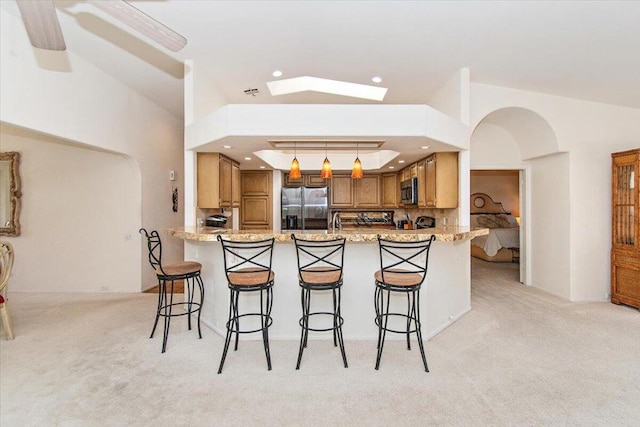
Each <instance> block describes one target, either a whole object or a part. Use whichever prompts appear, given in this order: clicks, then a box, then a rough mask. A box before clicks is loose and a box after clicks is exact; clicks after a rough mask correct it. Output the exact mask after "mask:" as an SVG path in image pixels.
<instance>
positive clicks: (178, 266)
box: [162, 261, 202, 276]
mask: <svg viewBox="0 0 640 427" xmlns="http://www.w3.org/2000/svg"><path fill="white" fill-rule="evenodd" d="M162 269H163V270H164V272H165V273H166V274H167V276H186V275H188V274H193V273H197V272H199V271H200V270H202V264H200V263H199V262H195V261H182V262H176V263H175V264H168V265H163V266H162Z"/></svg>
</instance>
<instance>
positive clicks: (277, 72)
mask: <svg viewBox="0 0 640 427" xmlns="http://www.w3.org/2000/svg"><path fill="white" fill-rule="evenodd" d="M271 74H272V75H273V77H280V76H282V71H280V70H275V71H274V72H273V73H271Z"/></svg>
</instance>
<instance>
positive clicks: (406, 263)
mask: <svg viewBox="0 0 640 427" xmlns="http://www.w3.org/2000/svg"><path fill="white" fill-rule="evenodd" d="M434 240H435V236H431V237H430V238H429V239H428V240H424V241H418V242H399V241H393V240H387V239H382V238H381V237H380V236H379V235H378V246H379V248H380V270H378V271H376V272H375V273H374V278H375V283H376V291H375V298H374V302H375V310H376V320H375V322H376V325H377V326H378V355H377V358H376V370H377V369H378V368H379V367H380V359H381V357H382V349H383V347H384V340H385V337H386V333H387V332H393V333H397V334H406V335H407V350H411V342H410V334H411V333H412V332H415V333H416V336H417V337H418V346H419V347H420V354H421V355H422V363H423V364H424V370H425V371H426V372H429V367H428V366H427V358H426V356H425V353H424V345H423V343H422V330H421V325H420V288H421V287H422V283H423V282H424V278H425V276H426V275H427V266H428V263H429V249H430V248H431V243H432V242H433V241H434ZM392 292H394V293H401V294H406V295H407V312H406V314H405V313H396V312H389V305H390V300H391V293H392ZM385 294H386V295H385ZM389 318H400V319H402V318H404V319H405V320H406V322H404V321H402V322H403V323H402V326H404V328H403V330H400V329H394V328H395V327H397V326H390V325H389ZM412 324H413V326H412Z"/></svg>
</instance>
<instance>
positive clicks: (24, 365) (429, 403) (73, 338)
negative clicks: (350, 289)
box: [0, 259, 640, 427]
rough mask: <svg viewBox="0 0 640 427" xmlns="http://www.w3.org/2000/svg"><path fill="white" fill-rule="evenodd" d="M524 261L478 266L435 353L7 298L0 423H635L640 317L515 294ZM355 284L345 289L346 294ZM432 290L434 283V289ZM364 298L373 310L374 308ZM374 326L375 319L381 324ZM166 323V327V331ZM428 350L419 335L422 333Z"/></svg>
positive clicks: (101, 300) (151, 298)
mask: <svg viewBox="0 0 640 427" xmlns="http://www.w3.org/2000/svg"><path fill="white" fill-rule="evenodd" d="M517 274H518V270H517V265H515V264H489V263H486V262H484V261H479V260H475V259H474V260H473V263H472V284H473V285H472V311H471V312H469V313H468V314H467V315H465V316H464V317H463V318H461V319H460V320H459V321H458V322H456V323H455V324H453V325H452V326H451V327H449V328H448V329H446V330H445V331H443V332H442V333H440V334H439V335H437V336H435V337H434V338H432V339H431V340H429V341H428V342H426V353H427V359H428V362H429V368H430V370H431V372H430V373H425V372H424V370H423V369H422V365H421V363H422V362H421V359H420V353H419V351H418V350H417V345H414V346H413V347H412V348H413V350H411V351H407V350H406V347H405V346H404V345H403V342H402V341H388V342H387V343H386V344H385V351H384V354H383V358H382V364H381V367H380V370H379V371H375V370H374V369H373V366H374V363H375V355H376V348H375V342H369V341H347V342H346V344H345V345H346V351H347V357H348V359H349V368H348V369H345V368H343V367H342V363H341V357H340V352H339V350H338V349H337V348H334V347H333V345H332V342H331V341H330V340H326V341H324V340H323V341H310V343H309V347H308V348H307V350H306V351H305V354H304V358H303V361H302V366H301V369H300V370H299V371H296V370H295V369H294V367H295V362H296V356H297V351H298V342H296V341H272V343H271V351H272V360H273V370H272V371H270V372H269V371H267V369H266V362H265V359H264V352H263V348H262V343H261V342H260V341H246V342H241V343H240V348H239V350H238V351H237V352H233V351H230V353H229V355H228V357H227V361H226V363H225V367H224V371H223V373H222V374H221V375H217V374H216V371H217V367H218V363H219V360H220V354H221V350H222V345H223V339H222V338H221V337H219V336H218V335H216V334H215V333H213V332H212V331H211V330H209V329H207V328H206V327H203V339H202V340H198V339H197V332H196V331H195V330H192V331H188V330H187V329H186V320H185V319H184V318H179V319H174V321H173V322H172V326H171V332H170V336H169V342H168V348H167V352H166V353H165V354H161V353H160V347H161V343H162V338H161V336H162V334H161V332H162V331H161V329H160V330H159V332H158V333H156V337H155V338H154V339H149V338H148V334H149V333H150V328H151V326H152V321H153V313H154V310H155V304H156V296H155V295H153V294H135V295H132V294H126V295H125V294H115V295H114V294H100V295H95V294H26V293H13V294H10V300H9V304H10V309H11V315H12V318H13V325H14V330H15V335H16V338H15V339H14V340H13V341H6V340H5V337H4V334H2V335H0V369H1V371H0V425H2V427H10V426H150V425H154V426H165V425H166V426H177V425H179V426H182V425H184V426H187V425H188V426H252V425H264V426H299V425H309V426H315V425H317V426H322V425H337V426H342V425H349V426H383V425H384V426H387V425H394V426H395V425H400V426H403V425H406V426H423V425H438V426H449V425H451V426H473V425H487V426H493V425H495V426H504V425H519V426H520V425H524V426H527V425H532V426H533V425H576V426H578V425H579V426H595V425H598V426H625V425H628V426H637V425H638V420H639V419H640V312H638V310H636V309H633V308H630V307H625V306H616V305H613V304H611V303H570V302H568V301H564V300H562V299H560V298H557V297H554V296H552V295H549V294H547V293H544V292H541V291H539V290H536V289H533V288H530V287H526V286H523V285H521V284H519V283H517ZM345 286H347V285H345ZM427 286H428V285H427ZM366 303H369V301H367V302H366ZM372 321H373V320H372ZM159 327H160V328H161V326H159ZM413 342H414V343H415V338H413Z"/></svg>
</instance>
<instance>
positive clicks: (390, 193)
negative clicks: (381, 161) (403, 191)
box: [381, 173, 400, 208]
mask: <svg viewBox="0 0 640 427" xmlns="http://www.w3.org/2000/svg"><path fill="white" fill-rule="evenodd" d="M381 180H382V191H381V194H382V206H383V207H385V208H396V207H398V199H399V197H398V195H399V194H400V193H399V192H398V174H395V173H383V174H382V177H381Z"/></svg>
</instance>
